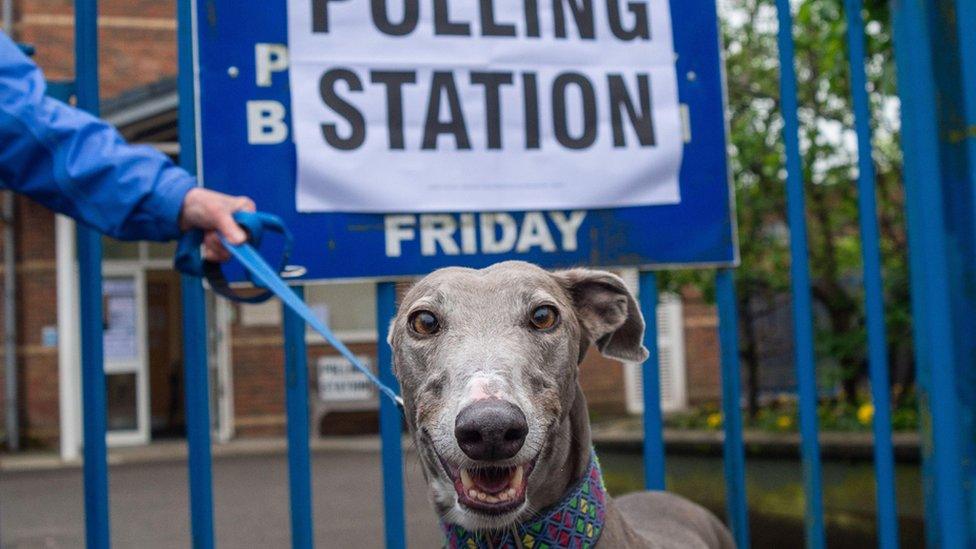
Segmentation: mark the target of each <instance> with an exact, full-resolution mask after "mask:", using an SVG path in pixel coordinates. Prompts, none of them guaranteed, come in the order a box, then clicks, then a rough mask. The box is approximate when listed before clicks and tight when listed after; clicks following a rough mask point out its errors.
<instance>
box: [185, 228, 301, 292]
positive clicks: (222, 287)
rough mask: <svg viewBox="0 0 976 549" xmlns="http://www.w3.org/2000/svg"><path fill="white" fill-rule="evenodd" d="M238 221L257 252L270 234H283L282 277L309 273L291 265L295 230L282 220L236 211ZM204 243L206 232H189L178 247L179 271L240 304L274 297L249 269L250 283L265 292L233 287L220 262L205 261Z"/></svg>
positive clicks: (279, 269)
mask: <svg viewBox="0 0 976 549" xmlns="http://www.w3.org/2000/svg"><path fill="white" fill-rule="evenodd" d="M234 221H235V222H237V224H238V225H240V226H241V228H242V229H244V231H245V232H246V233H247V242H248V243H249V244H251V245H252V246H253V247H254V248H255V249H256V248H258V247H259V246H260V245H261V242H262V240H263V239H264V236H265V235H266V234H267V233H268V232H271V233H277V234H280V235H281V236H282V238H283V240H284V249H283V250H282V253H281V261H280V262H279V264H278V270H277V272H278V273H280V276H281V277H282V278H298V277H300V276H302V275H304V274H305V268H304V267H300V266H295V265H288V259H289V257H291V251H292V245H293V240H294V239H293V238H292V235H291V231H289V230H288V227H286V226H285V224H284V222H283V221H282V220H281V218H280V217H278V216H277V215H274V214H270V213H265V212H235V213H234ZM202 244H203V231H201V230H193V231H188V232H186V233H185V234H184V235H183V237H182V238H181V239H180V242H179V245H178V246H177V248H176V259H175V266H176V269H177V270H178V271H180V272H181V273H183V274H187V275H190V276H195V277H199V278H205V279H207V282H208V283H209V284H210V287H211V288H212V289H213V291H214V292H216V293H217V294H219V295H222V296H224V297H226V298H227V299H230V300H231V301H236V302H238V303H264V302H265V301H267V300H269V299H271V298H272V297H274V295H275V294H274V292H272V291H271V290H270V289H268V287H267V286H266V285H264V284H262V283H261V282H260V281H258V280H255V279H254V277H253V276H252V274H251V271H250V270H249V269H245V273H246V275H247V279H248V281H250V282H251V284H252V285H253V286H254V288H259V289H261V290H262V291H260V292H258V293H257V294H253V293H250V292H248V293H246V294H245V293H242V292H240V291H238V290H236V289H234V288H232V287H231V286H230V284H229V283H228V282H227V278H226V277H225V276H224V271H223V268H222V267H221V266H220V263H217V262H214V261H208V260H206V259H203V257H202V256H201V254H200V246H201V245H202Z"/></svg>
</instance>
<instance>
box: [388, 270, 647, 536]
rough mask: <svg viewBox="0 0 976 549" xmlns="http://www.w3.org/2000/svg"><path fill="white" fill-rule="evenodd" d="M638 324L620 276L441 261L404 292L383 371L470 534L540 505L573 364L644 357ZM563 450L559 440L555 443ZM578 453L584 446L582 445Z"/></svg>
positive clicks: (432, 480)
mask: <svg viewBox="0 0 976 549" xmlns="http://www.w3.org/2000/svg"><path fill="white" fill-rule="evenodd" d="M643 334H644V321H643V318H642V317H641V314H640V310H639V308H638V306H637V303H636V302H635V300H634V298H633V296H632V295H631V293H630V292H629V291H628V290H627V288H626V286H625V285H624V283H623V281H622V280H621V279H620V278H618V277H617V276H615V275H613V274H611V273H608V272H603V271H591V270H585V269H576V270H571V271H563V272H556V273H549V272H547V271H544V270H542V269H540V268H538V267H536V266H534V265H530V264H528V263H522V262H507V263H500V264H498V265H494V266H492V267H490V268H487V269H483V270H480V271H476V270H471V269H459V268H451V269H443V270H439V271H436V272H434V273H433V274H431V275H429V276H427V277H426V278H424V279H423V280H421V281H420V282H418V283H417V284H416V285H415V286H414V287H413V288H412V289H411V290H410V291H409V292H408V293H407V295H406V296H405V298H404V300H403V303H402V304H401V306H400V309H399V312H398V314H397V316H396V318H395V319H394V321H393V324H392V326H391V327H390V343H391V345H392V346H393V354H394V371H395V373H396V376H397V378H398V379H399V381H400V386H401V390H402V393H403V397H404V401H405V404H406V415H407V422H408V424H409V426H410V428H411V431H412V433H413V435H414V438H415V440H416V443H417V447H418V451H419V454H420V456H421V461H422V462H423V466H424V470H425V474H426V477H427V480H428V482H429V484H430V487H431V490H432V494H433V499H434V503H435V506H436V507H437V509H438V512H439V513H440V514H441V516H442V518H444V519H445V520H447V521H448V522H451V523H454V524H459V525H461V526H464V527H465V528H468V529H472V530H497V529H500V528H503V527H505V526H507V525H509V524H511V523H513V522H515V521H518V520H521V519H524V518H526V517H527V515H528V514H530V513H532V512H533V511H535V510H538V509H539V508H540V507H541V506H543V505H546V504H548V503H551V502H547V501H541V500H543V499H545V498H544V497H543V495H542V494H546V493H549V492H551V486H547V485H546V483H547V478H548V477H549V476H550V475H551V474H553V473H554V472H555V469H557V468H559V467H562V466H563V464H561V463H554V462H553V461H555V460H556V459H558V458H553V457H552V456H553V453H552V451H551V448H553V447H555V446H556V445H557V442H559V439H560V438H562V440H563V441H564V442H565V440H566V439H568V438H569V437H571V436H572V434H571V433H568V432H561V431H565V430H566V426H567V425H568V423H567V415H568V414H569V410H570V407H571V406H572V404H573V402H574V401H575V400H576V394H577V368H578V365H579V362H580V361H581V360H582V358H583V355H584V354H585V352H586V350H587V348H588V347H589V346H590V344H591V343H592V344H594V345H596V346H597V348H598V349H599V350H600V351H601V352H602V353H603V354H604V355H606V356H609V357H612V358H617V359H620V360H625V361H635V362H637V361H643V360H644V359H645V358H646V357H647V350H646V349H645V348H644V347H643V345H642V340H643ZM563 446H565V444H563ZM586 451H587V452H588V448H587V449H586Z"/></svg>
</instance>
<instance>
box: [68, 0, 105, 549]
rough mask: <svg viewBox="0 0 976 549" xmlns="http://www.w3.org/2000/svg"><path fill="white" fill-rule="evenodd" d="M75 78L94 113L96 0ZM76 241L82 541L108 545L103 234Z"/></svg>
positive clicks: (84, 3)
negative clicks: (79, 353) (79, 322)
mask: <svg viewBox="0 0 976 549" xmlns="http://www.w3.org/2000/svg"><path fill="white" fill-rule="evenodd" d="M75 80H76V90H77V97H78V107H79V108H81V109H84V110H86V111H88V112H90V113H92V114H94V115H95V116H98V110H99V109H98V3H97V2H96V1H95V0H77V1H76V2H75ZM76 243H77V246H78V279H79V288H78V289H79V293H80V298H81V314H80V316H81V391H82V414H83V416H84V426H83V430H84V439H85V449H84V458H85V462H84V477H85V541H86V544H87V546H88V549H107V548H108V547H109V545H110V544H111V538H110V536H109V513H108V463H107V461H106V458H107V450H106V446H105V431H106V423H107V418H106V413H107V412H106V408H105V363H104V352H103V349H102V345H103V342H102V314H103V313H102V237H101V235H99V234H98V233H97V232H95V231H93V230H92V229H89V228H88V227H85V226H83V225H80V224H79V225H78V226H77V236H76Z"/></svg>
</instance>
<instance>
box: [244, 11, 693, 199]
mask: <svg viewBox="0 0 976 549" xmlns="http://www.w3.org/2000/svg"><path fill="white" fill-rule="evenodd" d="M288 20H289V22H288V36H289V44H288V58H289V63H290V81H291V94H292V112H291V120H292V127H293V130H294V135H293V139H294V141H295V143H296V146H297V151H298V187H297V207H298V210H299V211H303V212H336V211H347V212H406V211H417V212H429V211H497V210H529V209H532V210H544V209H590V208H605V207H622V206H641V205H653V204H673V203H677V202H679V200H680V196H679V191H678V171H679V168H680V165H681V154H682V146H683V138H682V132H681V120H680V114H679V107H678V92H677V78H676V75H675V66H674V53H673V52H674V46H673V43H672V37H671V16H670V11H669V5H668V0H627V1H623V0H592V1H585V2H580V1H577V0H552V1H549V0H547V1H540V2H526V1H524V0H488V1H483V2H473V1H454V2H446V1H444V2H442V1H430V0H396V1H394V0H386V1H383V0H372V1H371V0H342V1H338V0H332V1H328V0H289V1H288ZM268 51H271V50H268ZM281 58H282V54H281V52H278V53H275V54H274V55H269V56H266V58H264V57H262V56H261V55H260V52H258V55H257V59H258V61H259V62H260V61H261V59H264V62H265V63H266V64H267V63H274V64H280V63H282V61H281ZM257 72H258V78H259V80H260V77H261V74H263V73H264V72H267V71H261V70H258V71H257ZM259 84H260V82H259Z"/></svg>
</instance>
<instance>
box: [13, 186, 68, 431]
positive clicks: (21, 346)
mask: <svg viewBox="0 0 976 549" xmlns="http://www.w3.org/2000/svg"><path fill="white" fill-rule="evenodd" d="M14 230H15V231H16V236H17V239H16V242H15V244H16V249H15V252H14V253H15V258H16V261H17V277H16V283H17V308H16V315H17V366H18V367H17V370H18V372H17V373H18V376H17V377H18V380H19V387H18V403H19V412H20V428H21V437H22V441H21V442H22V443H23V444H24V445H27V446H37V445H40V446H50V445H53V444H55V443H56V442H57V439H58V434H59V430H58V422H59V411H58V353H57V348H53V347H45V346H44V345H43V344H42V337H41V333H42V330H43V328H44V327H45V326H51V325H55V324H57V306H58V304H57V284H56V265H55V261H54V256H55V248H54V214H52V213H51V212H49V211H48V210H46V209H44V208H42V207H41V206H39V205H37V204H35V203H34V202H33V201H31V200H29V199H27V198H24V197H18V198H17V201H16V217H15V222H14ZM0 254H2V241H0ZM2 268H3V267H2V265H0V271H2ZM0 280H2V277H0ZM2 372H3V362H2V347H0V387H2V383H3V382H2V378H3V377H4V376H3V373H2ZM0 391H2V389H0ZM0 394H3V393H2V392H0ZM4 421H5V418H4Z"/></svg>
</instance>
